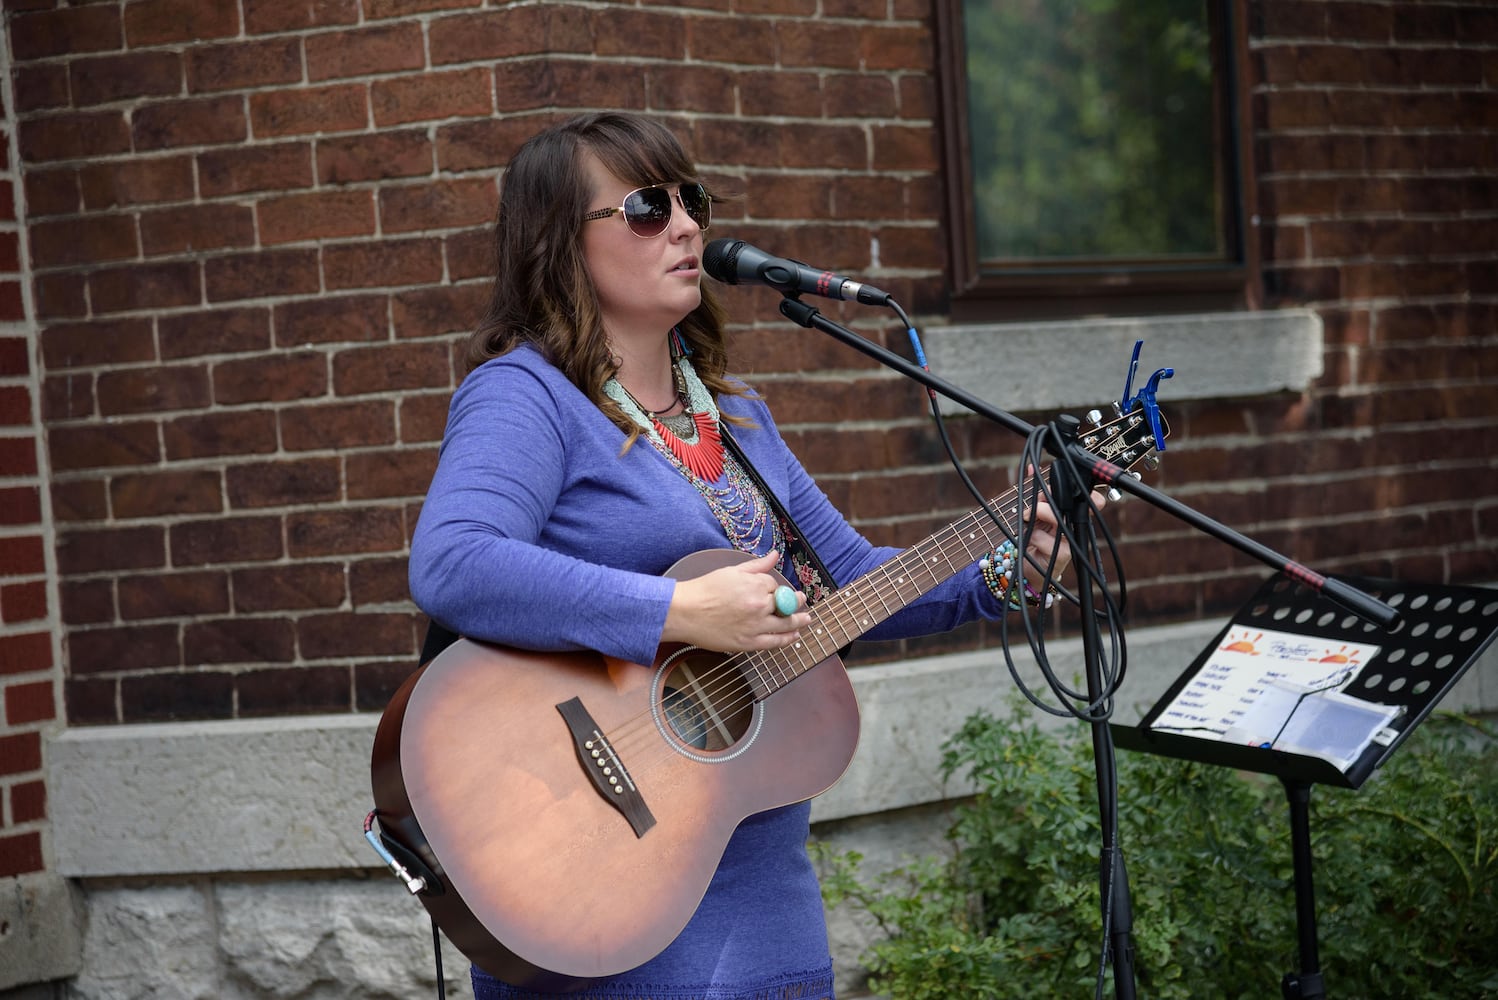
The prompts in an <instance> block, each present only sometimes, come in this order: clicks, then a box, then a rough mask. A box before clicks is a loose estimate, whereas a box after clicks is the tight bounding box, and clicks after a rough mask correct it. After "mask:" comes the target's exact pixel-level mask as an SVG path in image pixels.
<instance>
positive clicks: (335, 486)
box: [224, 458, 343, 509]
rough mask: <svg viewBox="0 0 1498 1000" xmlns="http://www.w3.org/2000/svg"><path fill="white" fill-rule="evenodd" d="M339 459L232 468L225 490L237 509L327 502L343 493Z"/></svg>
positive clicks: (309, 459)
mask: <svg viewBox="0 0 1498 1000" xmlns="http://www.w3.org/2000/svg"><path fill="white" fill-rule="evenodd" d="M338 465H339V463H338V459H336V458H303V459H297V460H294V461H276V462H254V463H244V464H241V465H235V466H231V467H230V468H228V469H227V470H225V473H224V489H225V493H226V494H227V495H228V497H229V505H230V506H231V507H233V508H235V509H246V508H253V507H283V506H287V505H293V504H311V503H327V502H329V501H333V500H338V499H340V498H341V494H342V492H343V484H342V476H341V473H340V470H339V467H338Z"/></svg>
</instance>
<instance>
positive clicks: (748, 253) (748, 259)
mask: <svg viewBox="0 0 1498 1000" xmlns="http://www.w3.org/2000/svg"><path fill="white" fill-rule="evenodd" d="M702 269H703V270H704V271H706V272H707V273H708V276H709V277H713V278H717V279H718V280H719V281H721V282H723V283H725V284H729V285H738V284H747V283H751V282H759V283H760V284H765V285H769V286H770V287H771V288H778V289H780V290H781V291H782V292H805V293H807V294H810V295H821V296H825V297H826V298H829V299H853V300H855V301H858V302H862V303H863V304H864V305H867V306H884V305H889V304H890V302H891V299H890V295H889V293H888V292H884V291H881V290H879V289H877V288H875V287H874V286H873V285H865V284H862V283H860V282H857V281H854V280H853V279H852V278H845V277H843V276H842V275H841V274H833V273H832V272H831V271H818V270H817V269H816V268H814V267H808V266H807V265H805V264H803V263H801V262H800V261H795V260H787V259H786V258H784V257H772V256H771V255H769V254H767V253H765V252H764V251H763V250H761V249H759V248H758V247H755V246H750V245H749V244H748V243H745V242H744V241H743V240H735V239H729V238H727V237H725V238H723V239H719V240H713V241H712V242H711V243H709V244H708V245H707V249H706V250H704V251H703V252H702Z"/></svg>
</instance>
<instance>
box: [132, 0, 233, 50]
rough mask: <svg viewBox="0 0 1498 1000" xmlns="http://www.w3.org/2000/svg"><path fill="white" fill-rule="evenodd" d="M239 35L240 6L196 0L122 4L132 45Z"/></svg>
mask: <svg viewBox="0 0 1498 1000" xmlns="http://www.w3.org/2000/svg"><path fill="white" fill-rule="evenodd" d="M237 34H239V5H238V4H217V3H208V4H205V3H201V2H199V0H134V2H132V3H130V4H128V5H127V6H126V7H125V37H126V38H127V39H128V40H129V43H130V46H131V48H142V47H144V46H148V45H171V44H173V43H175V42H201V41H203V40H204V39H208V38H228V37H231V36H233V35H237Z"/></svg>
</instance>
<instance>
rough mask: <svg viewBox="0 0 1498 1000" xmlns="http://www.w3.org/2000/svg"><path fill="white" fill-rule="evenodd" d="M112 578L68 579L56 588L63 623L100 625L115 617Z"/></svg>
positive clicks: (111, 620) (113, 582)
mask: <svg viewBox="0 0 1498 1000" xmlns="http://www.w3.org/2000/svg"><path fill="white" fill-rule="evenodd" d="M114 584H115V581H114V579H113V578H109V579H103V580H82V581H79V580H68V581H64V582H63V583H62V585H61V586H60V587H59V588H58V591H59V601H60V603H61V607H62V621H63V624H65V625H102V624H104V623H106V622H113V621H115V619H116V617H117V616H116V615H115V606H114Z"/></svg>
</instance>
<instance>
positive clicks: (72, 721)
mask: <svg viewBox="0 0 1498 1000" xmlns="http://www.w3.org/2000/svg"><path fill="white" fill-rule="evenodd" d="M118 689H119V682H118V681H116V680H114V679H113V678H108V677H106V678H90V679H83V680H79V679H76V678H69V679H68V680H67V681H66V682H64V685H63V702H64V704H65V706H66V709H67V716H68V724H69V725H73V726H97V725H105V724H110V723H116V722H119V721H120V712H119V707H118V705H117V704H116V703H117V701H118V700H119V692H118Z"/></svg>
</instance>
